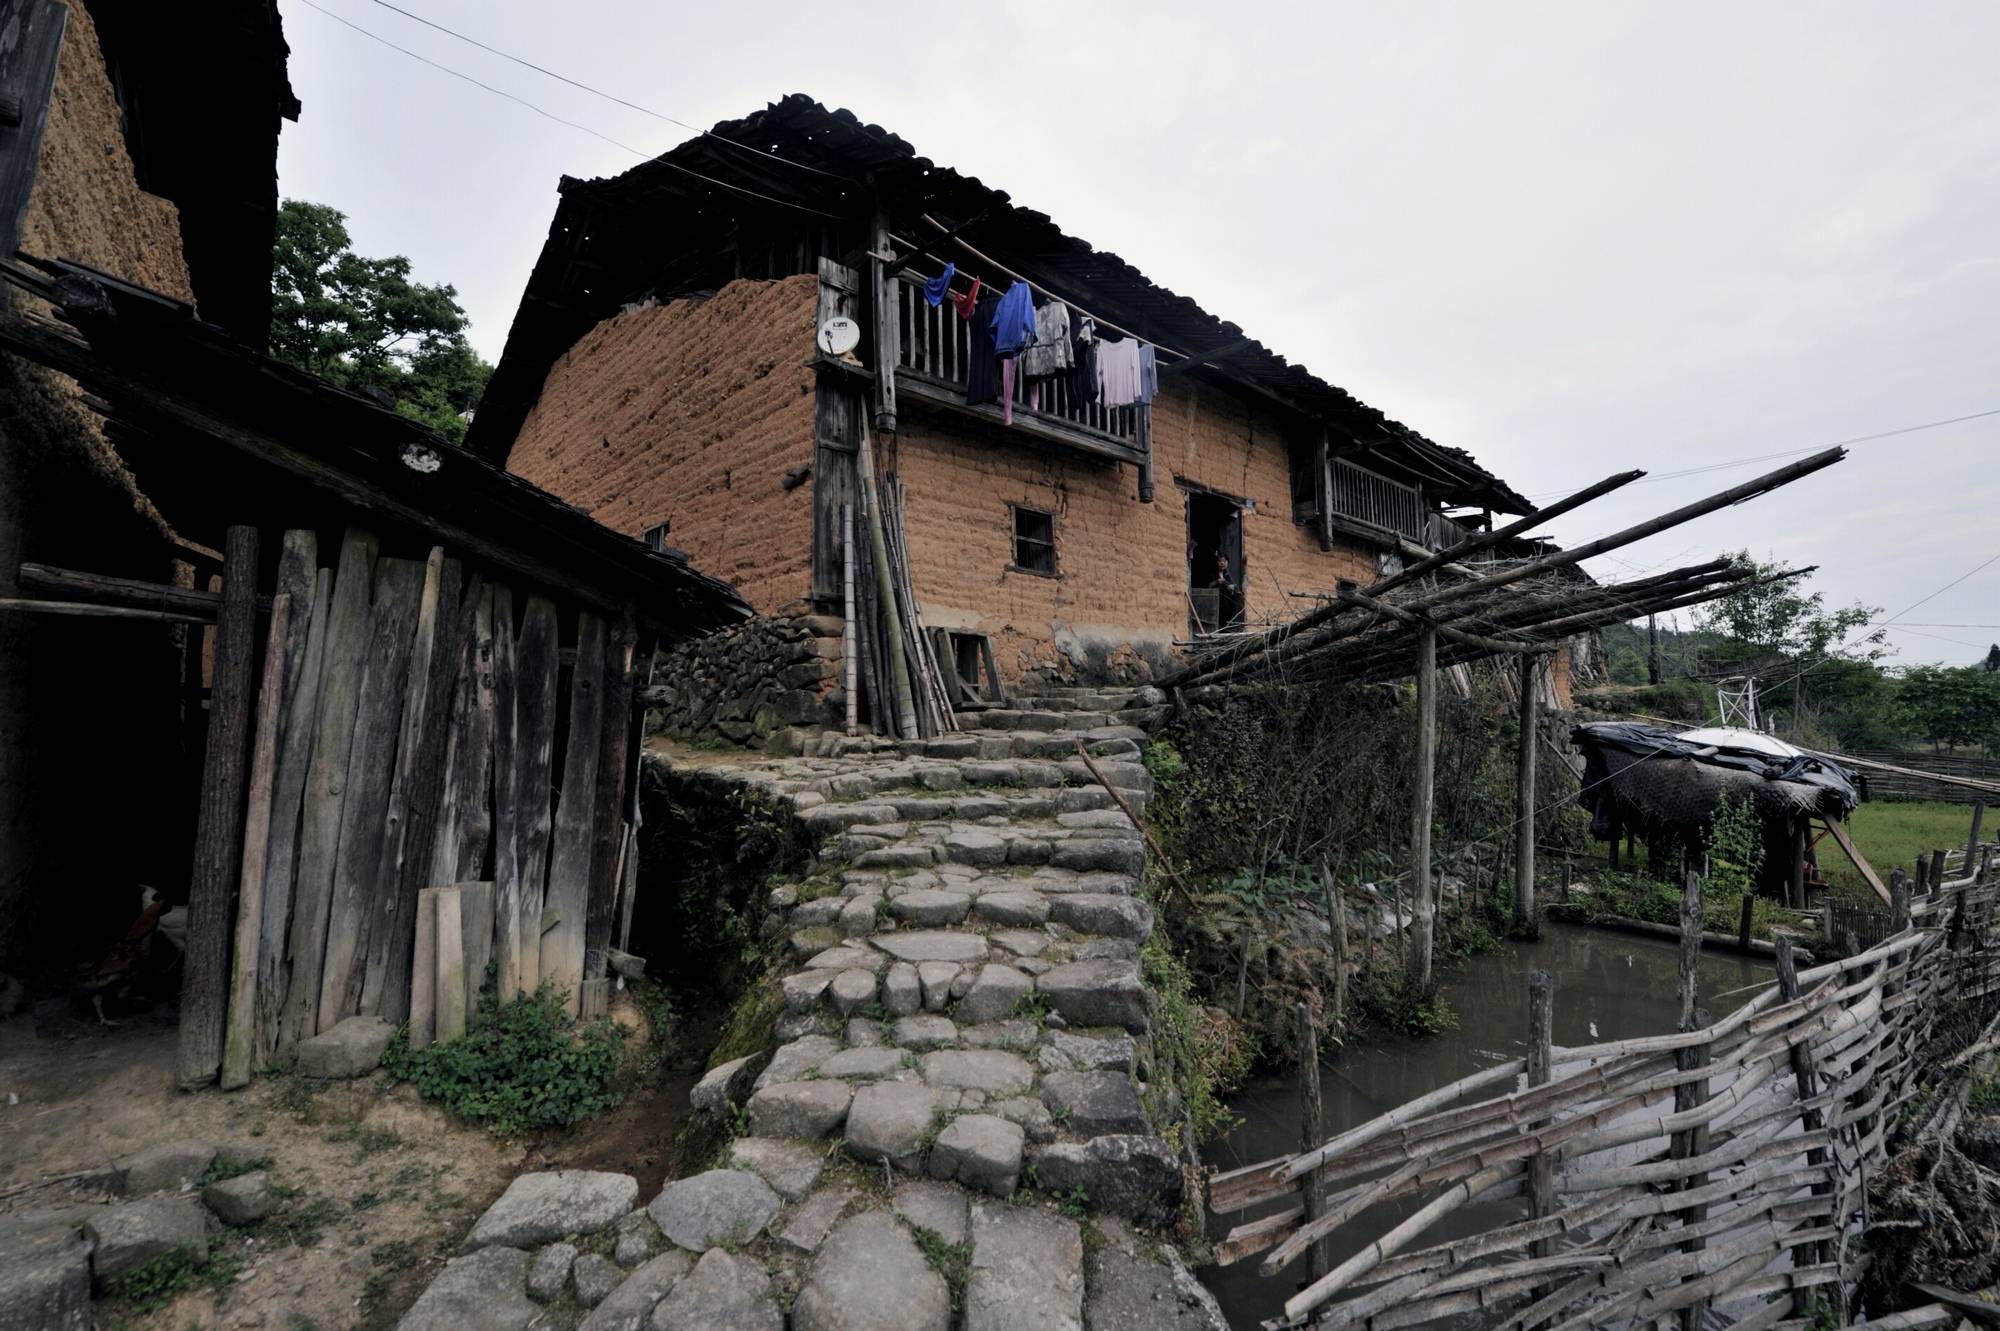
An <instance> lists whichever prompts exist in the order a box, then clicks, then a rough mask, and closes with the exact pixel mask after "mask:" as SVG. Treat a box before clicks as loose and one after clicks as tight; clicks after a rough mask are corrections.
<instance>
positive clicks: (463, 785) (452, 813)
mask: <svg viewBox="0 0 2000 1331" xmlns="http://www.w3.org/2000/svg"><path fill="white" fill-rule="evenodd" d="M470 605H471V610H472V615H471V623H472V629H471V633H470V635H469V636H468V638H467V639H466V641H465V643H464V650H463V652H462V654H461V657H460V660H461V661H462V663H463V669H462V672H461V673H460V675H459V678H458V684H457V690H456V692H455V693H454V695H453V698H452V732H451V739H450V742H449V751H448V753H447V755H446V758H445V776H444V795H443V797H442V800H441V802H440V804H439V806H438V830H437V843H436V845H435V846H434V847H433V849H432V852H431V881H433V882H438V883H450V882H457V881H459V880H461V879H468V878H477V877H479V875H480V870H481V869H482V867H483V866H484V864H485V860H486V846H487V843H488V841H490V840H491V838H492V835H493V814H492V805H491V802H490V801H491V796H492V765H493V596H492V588H491V587H487V586H482V587H480V588H479V589H478V591H477V592H476V593H474V594H472V595H471V597H470Z"/></svg>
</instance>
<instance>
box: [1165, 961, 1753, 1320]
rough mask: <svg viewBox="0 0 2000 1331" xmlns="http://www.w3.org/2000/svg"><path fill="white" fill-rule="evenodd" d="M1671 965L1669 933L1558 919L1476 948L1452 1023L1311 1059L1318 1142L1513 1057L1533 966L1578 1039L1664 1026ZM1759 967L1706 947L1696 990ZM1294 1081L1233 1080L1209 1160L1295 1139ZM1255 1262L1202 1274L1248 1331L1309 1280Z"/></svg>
mask: <svg viewBox="0 0 2000 1331" xmlns="http://www.w3.org/2000/svg"><path fill="white" fill-rule="evenodd" d="M1678 967H1679V954H1678V952H1677V950H1676V948H1675V946H1674V945H1673V944H1672V943H1670V942H1666V941H1664V940H1654V939H1649V938H1642V937H1635V936H1632V935H1627V934H1617V933H1606V932H1602V931H1599V930H1594V929H1584V928H1577V927H1572V926H1566V925H1550V926H1548V927H1547V928H1546V930H1545V931H1544V936H1543V938H1542V941H1541V942H1539V943H1521V944H1514V945H1510V946H1509V947H1506V948H1504V949H1502V950H1500V951H1497V952H1492V953H1488V954H1487V955H1485V956H1481V957H1474V958H1472V959H1471V960H1470V961H1467V962H1465V963H1463V964H1462V965H1460V966H1459V967H1458V968H1457V969H1456V970H1455V971H1454V972H1453V973H1452V974H1451V976H1450V979H1449V980H1448V981H1447V983H1446V984H1445V986H1444V993H1445V997H1446V998H1447V999H1448V1000H1449V1002H1450V1003H1451V1007H1452V1011H1453V1012H1454V1013H1455V1014H1456V1015H1457V1017H1458V1028H1457V1029H1456V1030H1454V1031H1451V1032H1449V1033H1447V1034H1445V1035H1442V1036H1438V1037H1436V1038H1433V1039H1429V1040H1395V1041H1385V1042H1381V1043H1375V1044H1368V1045H1358V1046H1354V1047H1351V1048H1349V1049H1346V1050H1344V1051H1342V1052H1341V1053H1340V1054H1339V1055H1337V1056H1336V1057H1334V1058H1333V1059H1331V1060H1329V1061H1328V1062H1327V1063H1325V1064H1324V1065H1323V1066H1322V1068H1321V1072H1320V1083H1321V1095H1322V1099H1323V1101H1324V1104H1325V1110H1326V1120H1325V1122H1324V1123H1322V1124H1321V1125H1320V1131H1319V1137H1320V1139H1321V1140H1324V1139H1325V1138H1327V1137H1331V1136H1333V1135H1334V1134H1336V1133H1340V1132H1344V1131H1346V1130H1347V1129H1348V1128H1351V1127H1354V1126H1356V1125H1357V1124H1360V1123H1365V1122H1367V1121H1368V1120H1369V1119H1371V1118H1374V1117H1376V1116H1377V1115H1379V1114H1382V1113H1385V1112H1387V1111H1388V1110H1390V1109H1393V1108H1395V1107H1396V1106H1397V1105H1399V1104H1402V1103H1403V1102H1405V1101H1407V1100H1413V1099H1415V1098H1416V1097H1417V1096H1419V1095H1422V1094H1424V1093H1425V1092H1426V1091H1431V1090H1435V1089H1436V1088H1437V1087H1439V1086H1442V1085H1444V1084H1445V1083H1447V1082H1451V1081H1456V1080H1457V1079H1458V1078H1460V1077H1463V1076H1465V1075H1467V1074H1468V1073H1472V1072H1477V1071H1478V1070H1479V1069H1481V1068H1485V1067H1491V1066H1492V1065H1493V1064H1495V1063H1502V1062H1505V1061H1507V1060H1508V1059H1510V1058H1519V1057H1520V1056H1521V1055H1522V1053H1523V1051H1524V1050H1525V1048H1526V1045H1527V1033H1528V975H1529V973H1530V972H1531V971H1536V970H1546V971H1548V972H1549V973H1550V974H1552V975H1554V976H1555V977H1556V995H1555V1042H1556V1043H1557V1044H1558V1045H1567V1046H1576V1045H1584V1044H1596V1043H1598V1042H1600V1041H1605V1040H1623V1039H1629V1038H1631V1037H1633V1036H1638V1035H1658V1034H1661V1033H1663V1032H1666V1031H1670V1030H1672V1029H1674V1024H1675V1022H1676V1020H1677V1018H1678V1017H1679V1015H1680V1007H1679V1003H1678V1002H1677V1000H1676V998H1675V986H1676V984H1677V983H1678V980H1677V976H1678ZM1770 973H1771V972H1770V968H1769V967H1768V966H1765V965H1763V964H1761V963H1759V962H1754V961H1752V960H1750V959H1748V958H1744V957H1735V956H1720V955H1716V954H1712V953H1705V954H1703V956H1702V960H1701V973H1700V989H1699V992H1700V995H1701V999H1700V1001H1701V1002H1702V1003H1703V1004H1704V1005H1705V1006H1708V1007H1711V1008H1712V1009H1713V1015H1714V1016H1715V1017H1721V1016H1722V1015H1724V1014H1725V1013H1727V1012H1730V1011H1733V1010H1734V1009H1736V1008H1737V1007H1739V1006H1741V1005H1742V1004H1743V1003H1745V1002H1747V1001H1749V997H1750V995H1748V994H1737V995H1732V996H1730V997H1727V998H1715V997H1713V996H1714V995H1719V994H1721V993H1722V992H1724V991H1726V990H1730V989H1734V988H1737V987H1738V986H1741V985H1746V984H1752V983H1755V982H1757V981H1759V980H1762V979H1766V978H1768V977H1769V975H1770ZM1297 1083H1298V1076H1297V1074H1296V1073H1295V1072H1287V1073H1284V1074H1283V1075H1274V1076H1269V1077H1263V1078H1259V1079H1257V1080H1255V1081H1252V1082H1251V1083H1250V1084H1249V1085H1247V1086H1246V1087H1244V1089H1243V1091H1242V1093H1241V1094H1239V1095H1238V1096H1237V1097H1236V1098H1235V1099H1234V1100H1233V1101H1232V1102H1231V1104H1230V1108H1231V1109H1232V1110H1234V1111H1235V1112H1236V1113H1237V1114H1238V1115H1240V1116H1241V1117H1242V1119H1243V1122H1242V1123H1241V1124H1239V1125H1238V1126H1237V1128H1236V1129H1235V1131H1233V1132H1231V1133H1229V1134H1228V1135H1227V1136H1225V1137H1223V1138H1221V1139H1219V1140H1217V1141H1216V1142H1214V1143H1212V1144H1211V1145H1210V1146H1209V1149H1208V1153H1207V1155H1208V1163H1209V1164H1210V1165H1212V1166H1213V1167H1215V1168H1216V1169H1218V1170H1226V1169H1234V1168H1236V1167H1237V1166H1239V1165H1246V1164H1250V1163H1253V1162H1255V1161H1258V1160H1268V1159H1270V1158H1272V1157H1273V1156H1279V1155H1285V1154H1288V1153H1290V1152H1293V1151H1296V1150H1298V1148H1299V1129H1300V1124H1299V1097H1298V1084H1297ZM1519 1207H1520V1203H1518V1202H1512V1201H1510V1202H1500V1203H1493V1204H1491V1205H1487V1206H1470V1207H1466V1208H1464V1209H1462V1210H1460V1211H1458V1212H1456V1213H1455V1214H1453V1215H1452V1216H1449V1217H1447V1219H1446V1220H1445V1222H1444V1223H1443V1224H1441V1225H1439V1226H1438V1227H1437V1229H1436V1230H1434V1231H1433V1232H1432V1233H1431V1234H1428V1235H1426V1236H1425V1237H1424V1238H1423V1239H1422V1240H1421V1241H1420V1245H1419V1246H1428V1245H1429V1244H1431V1243H1434V1242H1437V1241H1438V1239H1439V1237H1441V1236H1453V1237H1456V1236H1459V1235H1463V1234H1469V1233H1474V1232H1478V1231H1480V1230H1484V1229H1487V1228H1490V1227H1491V1226H1492V1225H1494V1224H1496V1223H1504V1222H1505V1221H1506V1220H1508V1219H1511V1218H1513V1217H1515V1216H1516V1215H1519V1214H1523V1212H1521V1211H1520V1210H1519ZM1265 1209H1266V1210H1277V1209H1281V1208H1279V1207H1278V1206H1276V1205H1272V1206H1269V1207H1267V1208H1265ZM1411 1209H1414V1208H1411ZM1387 1213H1388V1209H1387V1208H1384V1209H1383V1210H1382V1211H1379V1212H1373V1213H1371V1214H1370V1219H1371V1220H1373V1219H1375V1217H1377V1216H1379V1215H1383V1214H1387ZM1255 1214H1258V1213H1256V1212H1253V1213H1251V1215H1239V1216H1217V1217H1213V1218H1211V1220H1210V1234H1211V1235H1212V1236H1214V1237H1220V1236H1221V1235H1222V1234H1223V1233H1225V1232H1226V1231H1227V1230H1228V1229H1229V1228H1231V1227H1232V1226H1233V1225H1235V1224H1239V1223H1241V1222H1242V1221H1244V1220H1246V1219H1249V1218H1252V1217H1253V1216H1254V1215H1255ZM1370 1228H1371V1230H1372V1229H1373V1226H1372V1225H1371V1227H1370ZM1349 1234H1350V1235H1352V1236H1353V1237H1352V1241H1351V1242H1350V1243H1348V1244H1346V1245H1344V1246H1343V1245H1342V1243H1341V1241H1340V1240H1341V1238H1342V1237H1343V1236H1341V1235H1336V1236H1335V1238H1334V1240H1333V1246H1332V1249H1331V1251H1332V1256H1333V1260H1334V1261H1335V1262H1336V1263H1337V1262H1339V1261H1341V1260H1342V1259H1343V1258H1346V1257H1348V1256H1350V1255H1352V1253H1353V1252H1355V1251H1356V1250H1357V1249H1359V1248H1360V1246H1361V1244H1362V1242H1363V1241H1364V1240H1363V1237H1362V1236H1361V1235H1360V1232H1359V1230H1350V1231H1349ZM1372 1236H1373V1235H1372V1233H1371V1234H1369V1235H1368V1236H1367V1237H1372ZM1257 1260H1258V1259H1257V1258H1254V1257H1252V1258H1248V1259H1246V1260H1244V1261H1241V1262H1238V1263H1237V1264H1236V1265H1234V1266H1231V1267H1205V1268H1203V1269H1202V1271H1201V1272H1200V1275H1201V1278H1202V1280H1203V1282H1204V1283H1206V1284H1207V1285H1208V1287H1209V1288H1210V1289H1212V1290H1214V1291H1215V1295H1216V1298H1217V1299H1218V1300H1220V1301H1221V1303H1222V1309H1223V1311H1224V1312H1225V1313H1226V1314H1228V1316H1229V1323H1230V1325H1231V1326H1232V1327H1234V1328H1237V1331H1249V1328H1254V1327H1256V1326H1257V1325H1258V1324H1259V1323H1260V1322H1261V1321H1262V1320H1263V1319H1265V1318H1267V1317H1274V1316H1276V1315H1277V1314H1278V1313H1279V1311H1280V1310H1281V1309H1282V1307H1283V1304H1284V1301H1285V1300H1286V1299H1287V1298H1289V1297H1290V1296H1291V1294H1292V1293H1293V1292H1294V1291H1295V1290H1297V1289H1298V1288H1299V1287H1300V1286H1302V1285H1303V1284H1305V1283H1306V1279H1307V1275H1306V1272H1307V1265H1306V1262H1305V1259H1304V1258H1301V1259H1300V1260H1299V1261H1297V1262H1295V1263H1293V1264H1292V1265H1291V1266H1290V1267H1288V1268H1287V1269H1286V1270H1284V1271H1282V1272H1280V1273H1279V1274H1278V1275H1276V1276H1271V1277H1265V1276H1260V1275H1259V1274H1257Z"/></svg>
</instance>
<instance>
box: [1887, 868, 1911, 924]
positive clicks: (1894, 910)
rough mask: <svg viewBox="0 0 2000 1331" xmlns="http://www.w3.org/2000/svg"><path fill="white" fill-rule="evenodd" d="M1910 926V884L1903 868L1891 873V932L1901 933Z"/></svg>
mask: <svg viewBox="0 0 2000 1331" xmlns="http://www.w3.org/2000/svg"><path fill="white" fill-rule="evenodd" d="M1909 927H1910V884H1909V882H1908V881H1907V880H1906V879H1904V877H1903V874H1902V870H1900V869H1899V870H1897V871H1896V872H1894V873H1892V874H1890V875H1889V932H1890V933H1891V934H1899V933H1901V932H1903V930H1905V929H1907V928H1909Z"/></svg>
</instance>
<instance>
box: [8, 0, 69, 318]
mask: <svg viewBox="0 0 2000 1331" xmlns="http://www.w3.org/2000/svg"><path fill="white" fill-rule="evenodd" d="M68 22H69V10H68V9H67V8H66V7H64V6H63V5H60V4H57V3H56V0H0V33H4V34H6V36H7V40H6V41H5V42H0V258H4V259H11V258H13V256H14V251H15V250H16V249H18V248H19V247H20V244H21V228H22V226H23V224H24V223H25V221H26V219H27V214H28V199H29V196H31V195H32V194H33V193H34V192H35V175H36V172H37V170H38V168H39V167H40V165H41V158H42V135H43V132H44V131H45V130H46V129H47V128H48V123H49V100H50V98H51V97H52V96H53V95H54V92H55V86H56V62H57V59H58V57H59V56H60V55H61V53H62V43H63V30H64V28H65V27H66V26H67V24H68ZM6 308H7V298H6V296H5V295H4V294H0V310H4V309H6Z"/></svg>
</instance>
